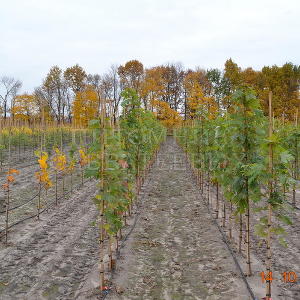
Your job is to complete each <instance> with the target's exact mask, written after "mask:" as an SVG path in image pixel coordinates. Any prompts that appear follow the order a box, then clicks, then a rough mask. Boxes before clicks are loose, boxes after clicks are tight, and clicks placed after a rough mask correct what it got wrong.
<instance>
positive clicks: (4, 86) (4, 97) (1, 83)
mask: <svg viewBox="0 0 300 300" xmlns="http://www.w3.org/2000/svg"><path fill="white" fill-rule="evenodd" d="M21 86H22V82H21V81H19V80H17V79H15V78H13V77H8V76H3V77H1V79H0V100H1V105H2V107H3V114H4V119H6V118H7V113H8V111H9V102H11V103H10V104H11V105H12V102H13V101H14V98H15V96H16V94H17V92H18V91H19V89H20V88H21Z"/></svg>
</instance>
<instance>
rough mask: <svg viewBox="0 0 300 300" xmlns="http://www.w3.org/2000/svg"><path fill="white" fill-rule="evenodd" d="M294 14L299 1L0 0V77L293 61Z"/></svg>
mask: <svg viewBox="0 0 300 300" xmlns="http://www.w3.org/2000/svg"><path fill="white" fill-rule="evenodd" d="M299 16H300V1H299V0H285V1H282V0H251V1H250V0H247V1H245V0H223V1H222V0H106V1H103V0H9V1H5V0H0V77H1V76H3V75H7V76H12V77H15V78H16V79H19V80H21V81H22V82H23V87H22V90H23V92H32V91H33V89H34V87H37V86H39V85H40V84H41V83H42V80H43V78H45V76H46V75H47V73H48V71H49V69H50V68H51V66H54V65H58V66H60V67H61V68H63V69H64V68H66V67H69V66H72V65H74V64H76V63H78V64H79V65H81V66H82V67H83V68H84V69H85V70H86V72H87V73H92V74H95V73H99V74H103V73H105V72H106V71H107V70H108V69H109V67H110V66H111V65H112V64H124V63H125V62H126V61H128V60H131V59H138V60H139V61H141V62H142V63H143V64H144V66H145V67H151V66H155V65H159V64H164V63H168V62H174V63H176V62H181V63H182V64H183V65H184V67H186V68H194V67H198V66H199V67H202V68H205V69H208V68H220V69H222V68H223V66H224V63H225V61H226V59H228V58H232V59H233V60H234V61H235V62H236V63H237V64H238V65H239V66H240V67H242V68H246V67H249V66H252V67H253V68H254V69H260V68H262V67H263V66H264V65H274V64H277V65H282V64H284V63H285V62H292V63H294V64H300V39H299V36H300V30H299V29H300V17H299Z"/></svg>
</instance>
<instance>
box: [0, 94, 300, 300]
mask: <svg viewBox="0 0 300 300" xmlns="http://www.w3.org/2000/svg"><path fill="white" fill-rule="evenodd" d="M124 98H125V100H126V101H127V102H125V103H126V105H127V106H126V107H125V110H124V111H125V112H124V115H123V116H122V118H121V119H120V121H119V122H118V123H116V124H115V123H114V122H112V119H110V118H107V117H106V114H105V109H104V108H103V109H102V113H101V114H100V116H99V118H98V119H95V120H92V121H90V122H89V126H88V128H81V129H78V128H75V127H72V126H70V127H63V126H60V127H57V128H56V129H55V128H51V127H48V128H46V127H43V128H42V127H38V128H28V127H20V128H17V127H8V128H4V129H3V130H2V132H1V143H2V146H1V158H2V159H1V174H0V179H1V182H2V190H1V198H0V200H1V201H0V235H1V243H0V266H1V273H0V299H5V300H6V299H8V300H9V299H12V300H13V299H28V300H35V299H37V300H40V299H112V300H117V299H124V300H125V299H130V300H131V299H132V300H134V299H149V300H150V299H158V300H161V299H167V300H168V299H170V300H173V299H206V300H210V299H211V300H217V299H222V300H234V299H236V300H238V299H245V300H248V299H249V300H255V299H263V297H264V296H265V295H266V294H270V293H272V297H273V299H284V300H287V299H299V297H300V289H299V281H298V278H297V275H299V274H300V253H299V233H300V227H299V226H300V225H299V217H300V207H299V201H300V199H299V198H300V196H299V193H300V192H299V190H298V183H299V176H298V168H299V165H298V147H299V146H300V145H298V143H299V141H298V137H299V136H300V135H299V133H298V130H299V127H298V124H297V122H296V123H287V124H284V123H282V121H281V120H275V119H274V118H273V117H267V116H264V115H263V114H262V113H261V111H259V109H258V104H257V99H256V98H255V97H254V96H253V94H252V91H251V90H248V89H244V90H241V91H239V92H237V93H236V94H235V95H234V96H233V99H232V108H231V111H229V112H227V113H226V114H220V115H219V116H216V115H215V112H211V111H210V110H209V109H207V108H206V107H205V106H203V107H202V109H203V111H202V113H203V114H200V116H199V117H197V118H194V119H191V120H189V121H186V122H185V123H182V124H181V125H180V126H177V127H176V128H168V130H167V129H166V128H165V127H164V126H163V125H162V124H161V122H159V121H158V120H157V118H156V117H155V115H154V114H152V113H151V112H149V111H147V110H144V109H143V108H141V107H140V106H139V105H138V103H139V102H138V101H139V100H138V97H137V94H136V93H135V92H134V91H133V90H128V91H127V94H124ZM271 101H272V94H270V104H271Z"/></svg>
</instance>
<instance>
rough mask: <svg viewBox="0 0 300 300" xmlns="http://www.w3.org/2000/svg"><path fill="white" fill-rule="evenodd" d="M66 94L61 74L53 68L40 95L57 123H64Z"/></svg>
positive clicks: (57, 69) (56, 68) (57, 68)
mask: <svg viewBox="0 0 300 300" xmlns="http://www.w3.org/2000/svg"><path fill="white" fill-rule="evenodd" d="M66 93H67V86H66V84H65V81H64V77H63V72H62V70H61V69H60V68H59V67H58V66H54V67H52V68H51V69H50V71H49V73H48V74H47V76H46V79H45V80H44V82H43V85H42V87H41V90H40V95H41V96H43V98H44V99H45V100H46V101H47V103H48V105H49V107H50V109H51V112H52V114H53V115H54V117H55V119H56V120H57V122H58V123H62V122H64V116H65V112H66Z"/></svg>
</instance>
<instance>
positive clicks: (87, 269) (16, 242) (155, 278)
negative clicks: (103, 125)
mask: <svg viewBox="0 0 300 300" xmlns="http://www.w3.org/2000/svg"><path fill="white" fill-rule="evenodd" d="M29 169H30V168H29ZM96 190H97V187H96V184H95V182H87V183H86V184H85V185H84V187H83V188H81V189H80V190H78V191H76V193H75V194H74V195H73V196H71V197H66V199H64V200H63V201H61V202H60V203H59V206H58V207H55V206H54V207H52V208H51V209H50V210H49V212H45V213H44V214H43V215H42V216H41V220H40V221H37V220H36V219H31V220H29V221H27V222H26V223H23V224H22V225H19V226H16V227H15V228H14V229H13V230H12V231H11V232H10V236H9V245H8V246H4V244H1V242H0V270H1V271H0V299H1V300H2V299H3V300H14V299H16V300H18V299H22V300H43V299H80V300H84V299H93V300H96V299H104V298H105V299H107V300H127V299H128V300H135V299H141V300H142V299H143V300H148V299H149V300H150V299H153V300H155V299H157V300H169V299H170V300H176V299H183V300H185V299H199V300H200V299H201V300H202V299H203V300H217V299H222V300H238V299H239V300H250V299H251V297H250V294H249V291H248V290H247V289H246V285H245V283H244V282H243V280H242V275H241V273H240V272H239V270H238V268H237V266H236V264H235V262H234V260H233V258H232V255H231V253H230V251H229V250H228V248H227V245H226V244H225V242H224V238H223V236H222V235H221V233H220V232H219V229H218V227H217V226H216V224H215V223H214V220H213V218H214V216H213V215H212V214H211V213H210V212H209V210H208V208H207V205H206V198H205V195H203V196H202V195H201V194H200V193H199V189H198V188H197V187H196V183H195V178H194V177H193V174H192V171H191V170H190V167H189V164H188V162H187V160H186V157H185V154H184V153H183V152H182V150H181V148H180V147H179V146H178V145H177V144H176V142H175V140H174V139H173V138H172V137H168V138H167V140H166V142H165V143H163V144H162V146H161V149H160V152H159V154H158V157H157V161H156V163H155V164H154V165H153V167H152V169H151V170H150V172H149V174H148V175H147V180H146V183H145V184H144V186H143V188H142V191H141V194H140V196H139V198H138V200H137V202H136V204H135V207H134V210H133V215H132V217H131V218H128V219H127V222H128V225H127V226H125V227H124V229H123V230H122V231H123V240H121V242H120V244H121V249H120V255H119V258H118V260H117V262H116V270H115V271H114V272H113V273H110V272H107V260H108V256H107V254H106V255H105V262H106V274H105V275H106V278H107V286H108V289H109V292H108V293H107V294H106V293H103V294H102V295H99V292H98V291H99V280H98V255H99V253H98V251H99V250H98V232H97V231H98V229H97V226H95V224H94V222H95V221H96V220H97V210H96V208H95V205H94V204H93V201H92V197H93V195H94V194H95V192H96ZM16 193H18V192H17V191H16ZM213 195H214V191H213V188H212V189H211V199H214V196H213ZM213 201H214V200H212V203H211V205H214V202H213ZM290 214H291V216H292V217H293V219H294V221H295V222H294V225H293V226H294V227H290V228H287V232H288V234H287V240H288V243H289V245H290V246H289V247H290V248H287V249H286V248H284V249H285V250H284V249H283V248H280V247H282V246H280V245H277V242H275V241H274V245H275V246H274V257H275V259H274V265H275V268H276V272H279V270H280V271H282V270H283V269H284V270H283V271H294V272H296V273H297V274H298V275H299V274H300V273H299V272H300V270H299V266H300V263H299V257H300V255H299V238H298V237H299V224H298V223H299V221H298V220H299V211H297V212H296V213H295V212H291V213H290ZM218 222H220V223H221V220H219V221H218ZM255 222H256V220H255V218H253V217H252V223H255ZM297 222H298V223H297ZM225 233H226V234H228V232H226V231H225ZM124 237H126V239H124ZM252 242H254V243H252V245H253V246H252V262H253V271H254V275H253V276H252V277H251V278H247V280H248V282H249V284H250V286H251V288H252V289H253V291H254V293H255V295H256V297H257V299H261V298H262V297H263V296H264V294H265V287H264V285H263V284H262V283H261V278H260V275H259V273H260V272H261V271H263V270H264V269H265V267H264V265H263V259H264V257H265V256H264V255H263V251H264V250H263V249H262V248H260V247H263V245H261V244H259V243H258V240H256V239H255V237H254V234H253V232H252ZM231 247H232V249H233V250H234V251H235V252H234V253H235V255H236V257H237V259H238V261H239V263H240V265H241V266H242V268H243V269H244V271H245V270H246V269H245V264H244V259H243V257H242V256H243V255H239V254H238V253H237V251H236V250H235V248H234V244H233V242H231ZM284 251H286V252H284ZM280 268H281V269H280ZM277 270H278V271H277ZM298 270H299V271H298ZM111 274H112V275H111ZM273 288H274V289H273V292H274V296H273V299H276V300H277V299H283V300H288V299H289V300H290V299H294V300H296V299H300V296H298V294H297V293H298V292H297V289H299V284H298V285H293V286H289V285H287V284H283V283H282V282H279V281H276V282H275V281H274V284H273ZM279 295H281V296H279ZM283 295H285V296H283Z"/></svg>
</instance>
